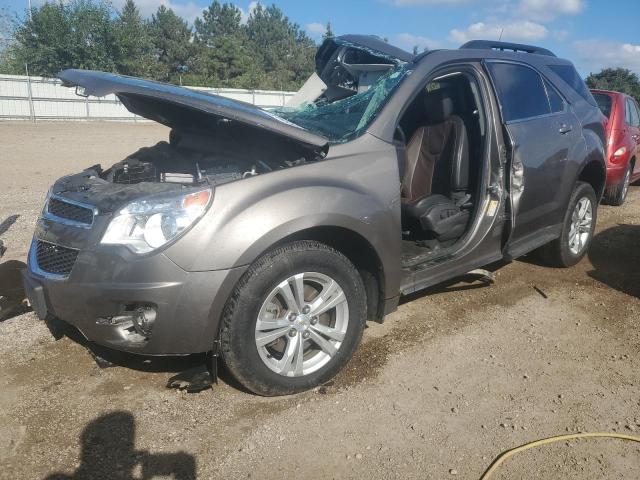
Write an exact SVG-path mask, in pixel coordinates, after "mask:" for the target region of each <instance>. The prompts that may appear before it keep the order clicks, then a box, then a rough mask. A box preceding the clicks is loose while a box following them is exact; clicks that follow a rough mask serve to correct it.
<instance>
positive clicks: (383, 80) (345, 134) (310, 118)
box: [273, 65, 411, 143]
mask: <svg viewBox="0 0 640 480" xmlns="http://www.w3.org/2000/svg"><path fill="white" fill-rule="evenodd" d="M410 73H411V70H410V69H409V68H407V66H406V65H405V66H401V67H396V68H394V69H393V70H391V71H389V73H387V74H386V75H383V76H382V77H380V78H379V79H378V81H377V82H376V83H374V84H373V85H372V86H371V88H369V90H367V91H366V92H362V93H358V94H356V95H353V96H351V97H349V98H345V99H343V100H338V101H336V102H333V103H328V104H320V105H316V104H313V103H305V104H302V105H300V106H299V107H296V108H287V107H284V108H279V109H275V110H273V113H275V114H276V115H277V116H279V117H281V118H283V119H285V120H287V121H289V122H291V123H294V124H296V125H298V126H300V127H302V128H305V129H307V130H309V131H311V132H313V133H316V134H319V135H322V136H324V137H326V138H328V139H329V141H331V142H333V143H339V142H345V141H347V140H349V139H350V138H352V137H355V136H357V135H359V134H360V133H361V132H362V131H363V130H364V129H365V128H366V127H367V126H368V125H369V123H371V121H372V120H373V119H374V118H375V116H376V115H377V114H378V112H379V111H380V109H381V108H382V106H383V105H384V103H385V102H386V101H387V99H388V98H389V97H390V95H391V93H392V92H393V91H394V89H395V88H396V87H397V86H398V85H399V84H400V82H401V81H402V80H403V79H404V78H405V77H406V76H407V75H409V74H410Z"/></svg>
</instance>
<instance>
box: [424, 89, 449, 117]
mask: <svg viewBox="0 0 640 480" xmlns="http://www.w3.org/2000/svg"><path fill="white" fill-rule="evenodd" d="M424 107H425V112H426V118H427V123H429V124H431V125H434V124H436V123H442V122H444V121H445V120H447V119H448V118H449V117H451V115H453V98H451V92H449V89H448V88H439V89H438V90H435V91H433V92H428V93H427V94H426V95H425V97H424Z"/></svg>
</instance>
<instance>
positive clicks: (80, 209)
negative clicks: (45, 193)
mask: <svg viewBox="0 0 640 480" xmlns="http://www.w3.org/2000/svg"><path fill="white" fill-rule="evenodd" d="M47 212H48V213H49V214H51V215H54V216H56V217H58V218H62V219H65V220H70V221H71V222H75V223H81V224H84V225H91V224H92V223H93V210H92V209H91V208H89V207H84V206H82V205H78V204H76V203H70V202H67V201H65V200H62V199H61V198H58V197H51V198H50V199H49V202H48V203H47Z"/></svg>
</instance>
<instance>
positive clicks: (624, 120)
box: [591, 90, 640, 205]
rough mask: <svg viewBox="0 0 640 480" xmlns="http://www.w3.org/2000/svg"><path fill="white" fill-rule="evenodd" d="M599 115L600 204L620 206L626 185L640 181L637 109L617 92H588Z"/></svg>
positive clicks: (639, 123) (638, 114)
mask: <svg viewBox="0 0 640 480" xmlns="http://www.w3.org/2000/svg"><path fill="white" fill-rule="evenodd" d="M591 93H592V94H593V97H594V98H595V99H596V102H598V106H599V107H600V110H602V113H604V115H605V116H606V117H607V121H606V124H605V127H606V135H607V154H606V158H607V188H606V190H605V196H604V200H605V202H607V203H609V204H610V205H622V204H623V203H624V200H625V198H626V196H627V192H628V190H629V184H630V183H632V182H635V181H636V180H638V179H640V162H636V159H637V158H638V156H637V153H638V152H640V147H638V145H640V109H639V108H638V104H637V103H636V101H635V100H634V99H633V98H632V97H630V96H629V95H626V94H624V93H620V92H610V91H608V90H591Z"/></svg>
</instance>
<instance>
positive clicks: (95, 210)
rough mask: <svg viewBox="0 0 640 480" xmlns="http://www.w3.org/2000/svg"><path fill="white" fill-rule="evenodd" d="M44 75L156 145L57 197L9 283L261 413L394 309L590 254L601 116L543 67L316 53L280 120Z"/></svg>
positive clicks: (168, 94)
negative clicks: (119, 113)
mask: <svg viewBox="0 0 640 480" xmlns="http://www.w3.org/2000/svg"><path fill="white" fill-rule="evenodd" d="M59 77H60V79H62V81H63V82H64V84H65V85H67V86H72V87H75V88H76V92H77V93H78V94H79V95H83V96H87V95H94V96H104V95H107V94H115V95H117V97H118V98H119V100H120V101H121V102H122V103H123V104H124V105H125V106H126V107H127V108H128V109H129V110H130V111H131V112H133V113H135V114H137V115H140V116H143V117H146V118H147V119H150V120H153V121H156V122H160V123H162V124H164V125H167V126H169V127H170V128H171V133H170V136H169V138H168V139H167V141H163V142H160V143H158V144H157V145H154V146H151V147H145V148H141V149H140V150H138V151H137V152H135V153H133V154H131V155H130V156H129V157H127V158H125V159H124V160H122V161H121V162H119V163H117V164H115V165H113V166H111V167H109V168H107V169H103V168H102V167H101V166H100V165H95V166H92V167H89V168H87V169H86V170H84V171H83V172H80V173H78V174H75V175H70V176H66V177H64V178H61V179H60V180H58V181H57V182H56V183H55V184H54V185H53V186H52V187H51V190H50V191H49V194H48V196H47V200H46V204H45V207H44V209H43V212H42V215H41V216H40V218H39V220H38V222H37V227H36V231H35V235H34V239H33V244H32V246H31V250H30V254H29V261H28V269H27V270H26V271H25V273H24V280H25V286H26V290H27V292H28V296H29V299H30V301H31V303H32V305H33V308H34V310H35V311H36V312H37V313H38V315H39V316H40V317H41V318H47V317H49V316H53V317H57V318H59V319H62V320H64V321H65V322H68V323H70V324H72V325H74V326H75V327H77V328H78V329H79V330H80V331H81V332H82V334H83V335H84V336H85V337H86V338H87V339H89V340H91V341H93V342H96V343H98V344H101V345H103V346H107V347H111V348H113V349H118V350H123V351H127V352H134V353H139V354H146V355H185V354H191V353H197V352H213V353H214V355H216V356H217V355H220V356H222V358H223V360H224V362H225V364H226V367H227V368H228V370H229V371H230V372H231V373H232V374H233V376H234V377H235V378H236V379H237V380H238V381H240V382H241V383H242V384H243V385H244V386H246V387H247V388H248V389H249V390H251V391H253V392H255V393H258V394H261V395H280V394H289V393H294V392H299V391H302V390H305V389H309V388H311V387H314V386H316V385H319V384H322V383H323V382H326V381H328V380H329V379H330V378H332V377H333V376H334V375H335V374H336V373H337V372H338V371H339V370H340V369H341V368H342V367H343V366H344V365H345V363H346V362H347V361H348V360H349V358H350V357H351V356H352V354H353V352H354V350H355V349H356V348H357V346H358V344H359V342H360V339H361V337H362V332H363V329H364V326H365V322H366V321H367V320H369V321H374V322H382V321H383V319H384V317H385V315H387V314H389V313H390V312H393V311H394V310H396V308H397V305H398V300H399V298H400V297H401V296H402V295H406V294H410V293H413V292H416V291H418V290H421V289H424V288H425V287H428V286H430V285H433V284H436V283H439V282H442V281H444V280H447V279H451V278H453V277H456V276H459V275H463V274H465V273H467V272H469V271H471V270H473V269H476V268H478V267H480V266H483V265H486V264H489V263H491V262H495V261H498V260H507V261H509V260H511V259H514V258H516V257H519V256H521V255H524V254H526V253H528V252H531V251H532V250H535V249H539V250H540V255H541V257H542V258H544V259H546V261H547V262H549V263H550V264H553V265H557V266H570V265H573V264H575V263H576V262H578V261H579V260H580V259H581V258H582V257H583V256H584V255H585V252H586V251H587V249H588V247H589V243H590V241H591V238H592V235H593V231H594V228H595V223H596V211H597V207H598V201H599V199H600V197H601V195H602V192H603V188H604V183H605V163H604V153H603V150H604V149H603V138H604V132H603V117H602V114H601V113H600V111H599V109H598V107H597V105H596V102H595V101H594V99H593V98H592V96H591V94H590V93H589V91H588V90H587V88H586V86H585V84H584V83H583V81H582V80H581V79H580V77H579V76H578V74H577V73H576V70H575V69H574V67H573V66H572V64H571V63H570V62H568V61H566V60H561V59H559V58H557V57H556V56H555V55H553V53H551V52H549V51H548V50H545V49H542V48H538V47H534V46H529V45H520V44H508V43H500V42H488V41H473V42H469V43H467V44H465V45H463V47H461V48H460V49H458V50H436V51H430V52H426V53H423V54H421V55H417V56H414V55H411V54H409V53H407V52H405V51H403V50H400V49H398V48H395V47H393V46H390V45H389V44H387V43H385V42H383V41H381V40H380V39H378V38H377V37H371V36H355V35H347V36H343V37H339V38H333V39H328V40H326V41H325V42H324V43H323V44H322V46H321V47H320V48H319V50H318V53H317V56H316V72H315V73H314V74H313V75H312V77H311V78H310V79H309V80H308V81H307V82H306V83H305V85H304V86H303V87H302V89H301V90H300V91H299V92H298V93H297V94H296V95H295V96H294V97H293V98H292V99H291V102H290V104H289V105H288V106H287V107H284V108H279V109H274V110H264V109H260V108H257V107H254V106H253V105H249V104H245V103H242V102H238V101H234V100H230V99H226V98H221V97H219V96H216V95H209V94H206V93H202V92H198V91H196V90H191V89H186V88H180V87H176V86H171V85H165V84H160V83H155V82H151V81H146V80H141V79H136V78H129V77H122V76H118V75H113V74H108V73H101V72H93V71H82V70H65V71H63V72H61V73H60V74H59ZM114 141H117V139H114Z"/></svg>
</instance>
